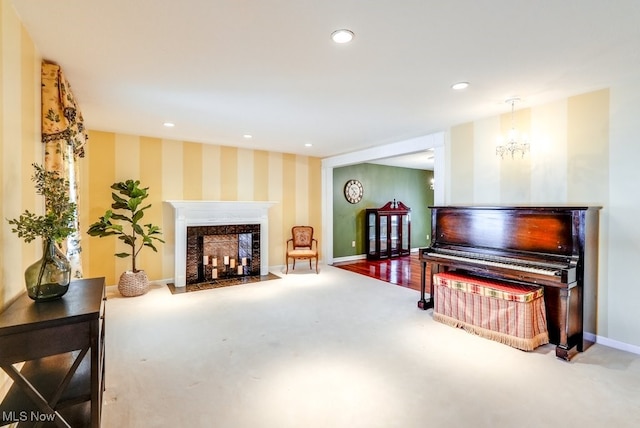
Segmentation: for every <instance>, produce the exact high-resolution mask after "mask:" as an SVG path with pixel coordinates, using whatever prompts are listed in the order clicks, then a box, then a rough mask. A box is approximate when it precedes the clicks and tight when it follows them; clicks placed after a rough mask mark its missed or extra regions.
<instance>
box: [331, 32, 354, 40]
mask: <svg viewBox="0 0 640 428" xmlns="http://www.w3.org/2000/svg"><path fill="white" fill-rule="evenodd" d="M353 36H354V34H353V31H351V30H346V29H342V30H336V31H334V32H333V33H331V39H332V40H333V41H334V42H336V43H349V42H350V41H351V40H352V39H353Z"/></svg>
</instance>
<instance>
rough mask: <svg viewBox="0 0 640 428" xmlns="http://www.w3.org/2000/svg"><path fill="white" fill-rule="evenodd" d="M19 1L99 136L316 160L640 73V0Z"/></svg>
mask: <svg viewBox="0 0 640 428" xmlns="http://www.w3.org/2000/svg"><path fill="white" fill-rule="evenodd" d="M13 3H14V5H15V8H16V10H17V13H18V15H19V16H20V19H21V20H22V22H23V23H24V25H25V27H26V29H27V31H28V32H29V34H30V35H31V37H32V39H33V41H34V43H35V44H36V46H37V48H38V50H39V51H40V53H41V54H42V55H43V57H44V58H45V59H48V60H52V61H55V62H57V63H58V64H60V65H61V66H62V69H63V70H64V72H65V74H66V76H67V78H68V80H69V82H70V83H71V86H72V89H73V90H74V93H75V94H76V96H77V98H78V99H79V102H80V105H81V108H82V111H83V114H84V117H85V121H86V124H87V127H88V128H89V129H93V130H103V131H112V132H118V133H127V134H134V135H145V136H151V137H160V138H167V139H177V140H185V141H193V142H202V143H213V144H223V145H231V146H238V147H245V148H251V149H265V150H272V151H280V152H285V153H296V154H305V155H311V156H319V157H326V156H332V155H337V154H342V153H346V152H351V151H355V150H360V149H365V148H369V147H373V146H377V145H382V144H387V143H392V142H396V141H402V140H405V139H409V138H413V137H417V136H421V135H427V134H431V133H433V132H438V131H442V130H446V129H447V128H448V127H450V126H452V125H456V124H459V123H464V122H468V121H472V120H476V119H480V118H485V117H489V116H493V115H497V114H501V113H506V112H508V111H509V106H508V105H507V104H505V102H504V101H505V100H506V99H507V98H509V97H513V96H519V97H520V98H521V99H522V102H521V103H520V105H519V107H520V108H522V107H531V106H535V105H537V104H542V103H546V102H550V101H554V100H557V99H561V98H565V97H567V96H571V95H575V94H580V93H584V92H588V91H591V90H596V89H601V88H606V87H610V86H611V85H613V84H614V83H617V82H620V81H624V80H627V79H633V78H636V79H637V77H638V76H640V24H639V23H640V1H638V0H615V1H611V2H607V1H602V0H562V1H558V0H536V1H517V0H515V1H514V0H490V1H478V0H450V1H442V0H369V1H365V0H359V1H358V0H341V1H335V0H224V1H223V0H181V1H175V0H173V1H171V0H135V1H132V0H109V1H98V0H56V1H42V0H13ZM338 28H349V29H351V30H352V31H353V32H354V33H355V38H354V40H353V41H352V42H351V43H350V44H346V45H337V44H335V43H333V42H332V41H331V40H330V37H329V35H330V33H331V32H332V31H333V30H336V29H338ZM457 81H469V82H470V83H471V86H470V87H469V88H468V89H466V90H464V91H461V92H454V91H453V90H451V89H450V86H451V85H452V84H453V83H455V82H457ZM166 121H171V122H175V124H176V126H175V127H174V128H171V129H169V128H165V127H163V125H162V124H163V122H166ZM247 133H249V134H252V135H253V138H252V139H245V138H243V134H247ZM305 143H311V144H312V147H305V146H304V144H305Z"/></svg>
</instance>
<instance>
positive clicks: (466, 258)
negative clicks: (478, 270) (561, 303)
mask: <svg viewBox="0 0 640 428" xmlns="http://www.w3.org/2000/svg"><path fill="white" fill-rule="evenodd" d="M431 254H433V255H434V256H436V257H440V258H443V259H450V260H458V261H463V262H467V263H469V262H472V263H477V264H482V265H483V266H494V267H500V268H506V269H515V270H519V271H522V272H530V273H536V274H539V275H547V276H560V269H562V266H554V267H551V266H543V265H533V264H522V261H518V262H514V261H512V260H511V259H509V258H507V257H499V256H490V255H486V254H483V255H482V258H480V257H478V255H476V254H474V253H461V254H462V255H458V254H450V253H449V254H447V253H445V252H441V251H437V252H433V253H431Z"/></svg>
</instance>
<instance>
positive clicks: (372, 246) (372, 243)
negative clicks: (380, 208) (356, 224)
mask: <svg viewBox="0 0 640 428" xmlns="http://www.w3.org/2000/svg"><path fill="white" fill-rule="evenodd" d="M367 234H368V237H367V239H369V254H372V255H375V254H376V215H375V214H374V213H369V230H367Z"/></svg>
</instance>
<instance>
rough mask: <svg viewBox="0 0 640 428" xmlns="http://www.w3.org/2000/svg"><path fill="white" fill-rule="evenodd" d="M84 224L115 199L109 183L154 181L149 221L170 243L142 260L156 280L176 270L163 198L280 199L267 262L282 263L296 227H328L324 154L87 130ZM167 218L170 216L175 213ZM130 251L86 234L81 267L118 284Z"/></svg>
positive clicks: (271, 222)
mask: <svg viewBox="0 0 640 428" xmlns="http://www.w3.org/2000/svg"><path fill="white" fill-rule="evenodd" d="M80 170H81V176H82V177H83V183H84V184H81V187H82V188H81V191H80V192H81V195H82V200H81V201H80V204H79V205H80V221H81V230H82V231H83V232H86V230H87V228H88V227H89V225H90V224H91V223H92V222H94V221H96V220H97V219H98V217H100V216H101V215H102V214H104V211H105V210H106V209H107V208H109V207H110V205H111V189H110V186H111V184H112V183H114V182H116V181H123V180H127V179H129V178H131V179H134V180H140V181H141V183H142V185H143V186H145V187H149V195H150V197H149V198H148V199H147V201H148V202H149V203H151V204H152V208H151V209H149V210H148V211H147V212H146V214H145V222H146V221H148V222H151V223H153V224H156V225H158V226H161V227H162V228H163V230H164V231H165V234H164V236H163V237H164V239H165V241H167V242H166V243H165V244H160V245H159V247H158V250H159V252H158V253H154V252H153V251H152V250H150V249H148V248H145V249H144V250H143V251H142V252H141V253H140V256H139V260H138V267H139V268H143V269H144V270H145V271H146V272H147V275H148V276H149V278H150V279H152V280H161V279H169V278H172V277H173V258H172V256H173V244H174V243H173V234H172V232H171V228H172V227H173V224H169V223H167V222H165V219H164V217H165V213H164V208H163V201H166V200H221V201H275V202H277V204H276V205H275V206H274V207H273V208H271V209H270V212H269V247H270V248H269V264H270V265H271V266H276V265H281V264H284V253H285V247H284V244H285V241H286V239H288V234H289V233H290V230H291V226H293V225H295V224H310V225H312V226H314V228H316V231H317V232H316V233H317V234H318V235H320V234H321V233H322V230H321V227H322V222H321V218H320V205H321V201H320V195H321V191H320V188H321V182H320V170H321V165H320V159H317V158H312V157H307V156H297V155H292V154H283V153H275V152H267V151H262V150H249V149H240V148H235V147H226V146H219V145H210V144H199V143H191V142H183V141H175V140H163V139H157V138H149V137H140V136H132V135H122V134H114V133H109V132H100V131H89V142H88V144H87V149H86V157H85V159H82V160H81V161H80ZM167 217H169V219H168V221H170V220H171V218H170V216H169V215H167ZM121 251H126V248H125V247H124V245H121V243H120V242H119V241H118V240H117V239H116V238H115V237H106V238H95V237H89V236H88V235H86V233H85V234H83V239H82V254H83V270H84V275H85V276H86V277H93V276H105V277H106V279H107V284H115V283H117V280H118V277H119V275H120V273H122V272H123V271H125V270H127V269H130V268H131V260H130V259H129V258H127V259H118V258H116V257H114V256H113V254H114V253H116V252H121Z"/></svg>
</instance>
